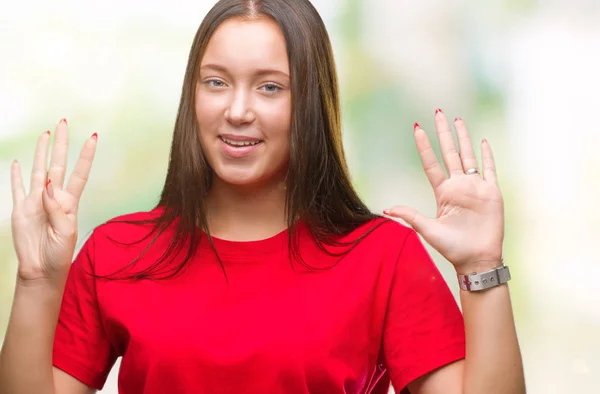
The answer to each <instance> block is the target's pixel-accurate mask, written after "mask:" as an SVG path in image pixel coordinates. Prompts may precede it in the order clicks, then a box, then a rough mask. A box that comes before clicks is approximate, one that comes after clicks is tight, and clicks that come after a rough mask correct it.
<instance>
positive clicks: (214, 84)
mask: <svg viewBox="0 0 600 394" xmlns="http://www.w3.org/2000/svg"><path fill="white" fill-rule="evenodd" d="M204 83H205V84H206V85H208V86H209V87H211V88H223V87H225V82H223V81H221V80H219V79H207V80H206V81H204Z"/></svg>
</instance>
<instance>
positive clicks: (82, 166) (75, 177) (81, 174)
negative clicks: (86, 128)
mask: <svg viewBox="0 0 600 394" xmlns="http://www.w3.org/2000/svg"><path fill="white" fill-rule="evenodd" d="M97 141H98V134H96V133H94V134H93V135H92V136H91V137H90V138H89V139H88V140H87V141H86V142H85V144H83V148H82V149H81V153H80V154H79V159H78V160H77V163H76V164H75V168H74V169H73V174H71V177H70V178H69V183H68V185H67V189H66V190H67V192H69V193H70V194H71V195H72V196H74V197H75V199H76V200H77V201H79V199H80V198H81V193H83V189H84V187H85V184H86V183H87V180H88V177H89V175H90V171H91V169H92V162H93V161H94V155H95V154H96V142H97Z"/></svg>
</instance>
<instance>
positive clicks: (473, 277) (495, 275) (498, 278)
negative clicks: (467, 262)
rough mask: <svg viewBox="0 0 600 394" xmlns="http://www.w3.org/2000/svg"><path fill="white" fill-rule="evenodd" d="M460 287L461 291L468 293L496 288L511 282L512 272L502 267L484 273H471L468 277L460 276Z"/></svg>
mask: <svg viewBox="0 0 600 394" xmlns="http://www.w3.org/2000/svg"><path fill="white" fill-rule="evenodd" d="M457 276H458V285H459V286H460V288H461V289H463V290H467V291H481V290H486V289H489V288H491V287H496V286H499V285H501V284H504V283H506V282H508V281H509V280H510V271H509V269H508V266H506V265H502V266H500V267H498V268H495V269H493V270H491V271H486V272H482V273H479V274H478V273H475V272H473V273H471V274H468V275H461V274H458V275H457Z"/></svg>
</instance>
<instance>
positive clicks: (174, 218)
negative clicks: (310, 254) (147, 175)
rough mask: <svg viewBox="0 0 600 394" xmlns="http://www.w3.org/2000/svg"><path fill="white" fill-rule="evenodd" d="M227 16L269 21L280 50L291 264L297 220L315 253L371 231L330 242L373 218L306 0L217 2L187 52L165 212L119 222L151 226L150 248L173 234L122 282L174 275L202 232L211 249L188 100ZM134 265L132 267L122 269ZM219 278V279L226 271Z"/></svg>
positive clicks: (204, 183)
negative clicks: (286, 99)
mask: <svg viewBox="0 0 600 394" xmlns="http://www.w3.org/2000/svg"><path fill="white" fill-rule="evenodd" d="M234 17H241V18H249V19H253V18H260V17H267V18H271V19H273V20H274V21H275V22H276V23H277V24H278V25H279V27H280V28H281V30H282V32H283V35H284V37H285V40H286V44H287V54H288V58H289V64H290V74H291V75H290V77H291V92H292V107H293V108H292V120H291V137H290V161H289V169H288V173H287V177H286V208H285V209H286V212H285V213H286V217H287V221H288V237H289V238H288V242H289V251H290V259H291V260H292V261H293V260H296V261H299V262H300V263H302V264H304V265H306V263H304V261H303V259H302V256H301V255H300V253H299V250H298V249H299V248H298V238H297V232H296V231H295V230H296V226H297V220H298V219H301V220H302V221H303V223H304V224H306V226H307V228H308V229H309V231H310V233H311V234H312V236H313V238H314V239H315V240H316V242H317V244H318V245H319V247H321V249H323V250H326V249H325V247H324V245H330V244H332V245H347V246H349V248H347V250H346V252H347V251H349V250H350V249H351V248H352V247H353V246H355V245H356V244H357V243H358V242H360V240H362V238H363V237H364V236H366V235H367V234H368V233H369V232H370V231H368V232H367V233H365V234H364V235H363V236H362V237H360V238H358V239H356V240H353V241H352V242H339V241H336V238H337V236H339V235H345V234H348V233H349V232H351V231H352V230H354V229H356V228H357V227H358V226H360V225H362V224H365V223H367V222H368V221H370V220H372V219H374V218H376V217H378V216H377V215H375V214H373V213H371V212H370V211H369V209H368V208H367V207H366V205H365V204H364V203H363V202H362V201H361V199H360V198H359V197H358V195H357V193H356V191H355V190H354V188H353V186H352V184H351V182H350V176H349V173H348V167H347V164H346V159H345V155H344V149H343V146H342V135H341V116H340V99H339V91H338V81H337V75H336V71H335V62H334V58H333V52H332V48H331V43H330V40H329V36H328V33H327V30H326V28H325V24H324V23H323V20H322V19H321V17H320V16H319V14H318V12H317V10H316V9H315V8H314V7H313V5H312V4H311V3H310V2H309V1H308V0H220V1H219V2H218V3H217V4H215V6H214V7H213V8H212V9H211V10H210V11H209V13H208V14H207V15H206V17H205V18H204V20H203V22H202V24H201V25H200V27H199V29H198V31H197V33H196V36H195V38H194V42H193V44H192V48H191V51H190V55H189V59H188V64H187V69H186V72H185V78H184V82H183V89H182V94H181V101H180V104H179V110H178V113H177V120H176V122H175V130H174V133H173V141H172V145H171V153H170V159H169V168H168V172H167V177H166V180H165V184H164V187H163V190H162V193H161V197H160V201H159V203H158V206H157V207H162V208H164V210H162V211H161V214H160V216H159V217H157V218H156V219H151V220H146V221H127V220H123V221H124V222H128V223H137V224H152V225H153V230H152V231H151V232H150V234H148V235H147V236H146V237H144V238H143V239H147V238H148V237H150V236H151V234H153V233H156V235H155V237H154V239H153V240H152V242H154V241H155V240H156V239H157V238H158V237H159V236H160V235H161V233H162V232H164V231H165V230H166V229H167V228H168V227H169V226H171V225H172V224H173V223H174V222H176V230H175V234H176V235H175V236H174V237H173V239H172V241H171V242H170V244H169V247H168V248H167V250H166V251H165V252H164V253H163V255H162V256H161V258H160V259H158V261H156V262H154V263H153V264H152V265H151V266H149V267H148V268H146V269H144V270H143V271H140V272H138V273H136V274H134V275H131V276H128V277H126V278H150V277H159V276H161V275H165V276H163V277H171V276H173V275H176V274H177V273H179V272H180V271H181V269H182V268H183V267H184V266H185V265H186V263H187V262H188V261H189V260H190V259H191V258H192V257H193V256H194V254H195V252H196V250H197V245H198V243H199V239H200V237H201V236H202V233H203V232H204V233H205V234H206V236H207V237H208V240H209V241H210V244H211V245H212V247H213V249H214V244H213V241H212V238H211V236H210V232H209V228H208V224H207V208H206V199H207V196H208V192H209V189H210V186H211V182H212V176H213V171H212V169H211V168H210V166H209V164H208V162H207V161H206V158H205V156H204V154H203V152H202V150H201V147H200V142H199V139H198V123H197V121H196V115H195V110H194V108H195V106H194V100H195V94H194V93H195V86H196V82H197V78H198V77H199V68H200V62H201V60H202V57H203V55H204V52H205V50H206V47H207V45H208V42H209V40H210V38H211V37H212V35H213V33H214V32H215V30H216V29H217V27H218V26H219V25H220V24H221V23H223V22H224V21H225V20H227V19H229V18H234ZM123 221H122V222H123ZM109 223H110V222H109ZM372 229H374V228H372ZM372 229H371V230H372ZM143 239H142V240H143ZM142 240H140V241H142ZM140 241H138V242H140ZM184 247H187V254H186V258H185V259H184V261H183V262H180V263H178V264H176V265H175V266H169V265H168V264H166V260H167V259H168V258H169V256H173V255H175V254H176V253H177V252H178V251H182V250H183V248H184ZM142 254H143V252H142ZM340 255H341V254H340ZM217 257H218V256H217ZM137 259H139V257H138V258H137ZM137 259H136V260H137ZM219 262H220V263H221V267H222V268H223V270H224V266H223V264H222V262H221V261H220V260H219ZM134 263H135V260H134V261H132V262H131V263H130V264H129V265H131V264H134ZM129 265H128V266H129ZM125 268H127V267H125ZM125 268H123V269H125ZM309 268H310V267H309ZM120 271H121V270H120ZM120 271H117V272H120ZM224 273H225V277H226V272H225V270H224Z"/></svg>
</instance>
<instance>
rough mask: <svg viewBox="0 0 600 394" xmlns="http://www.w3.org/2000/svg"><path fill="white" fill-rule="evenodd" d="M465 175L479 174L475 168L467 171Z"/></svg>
mask: <svg viewBox="0 0 600 394" xmlns="http://www.w3.org/2000/svg"><path fill="white" fill-rule="evenodd" d="M465 174H467V175H473V174H479V170H478V169H477V168H469V169H468V170H467V172H465Z"/></svg>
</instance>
